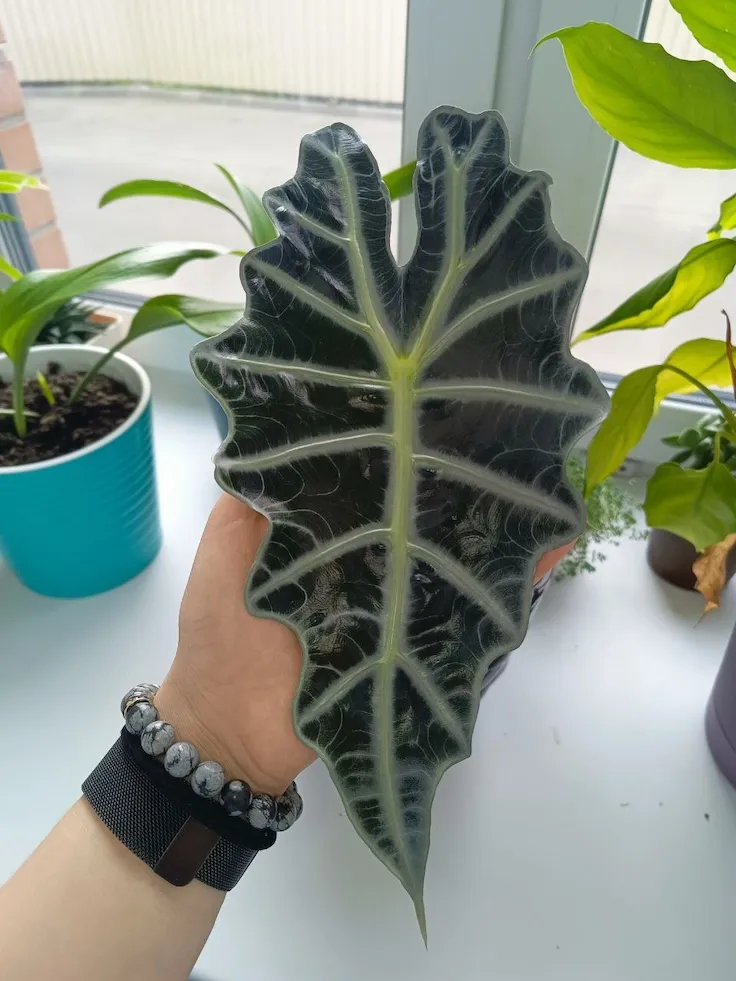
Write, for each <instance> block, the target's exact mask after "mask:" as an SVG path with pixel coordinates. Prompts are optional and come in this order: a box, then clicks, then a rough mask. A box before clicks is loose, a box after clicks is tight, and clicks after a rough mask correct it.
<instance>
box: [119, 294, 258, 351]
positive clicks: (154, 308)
mask: <svg viewBox="0 0 736 981" xmlns="http://www.w3.org/2000/svg"><path fill="white" fill-rule="evenodd" d="M242 316H243V304H242V303H241V304H240V305H239V306H237V307H236V306H234V305H233V304H228V303H216V302H215V301H214V300H202V299H200V298H199V297H197V296H178V295H175V294H170V295H168V296H154V297H153V298H152V299H150V300H146V302H145V303H144V304H143V306H142V307H140V308H139V310H138V311H137V313H136V315H135V316H134V317H133V320H132V321H131V324H130V329H129V331H128V333H127V335H126V341H133V340H135V339H136V338H138V337H142V336H143V335H144V334H150V333H152V332H153V331H156V330H162V329H164V328H166V327H178V326H185V327H190V328H191V329H192V330H194V331H196V332H197V333H198V334H201V335H202V336H203V337H214V336H215V335H216V334H219V333H221V332H222V331H223V330H225V328H226V327H231V326H232V324H233V323H235V321H236V320H238V319H239V318H240V317H242Z"/></svg>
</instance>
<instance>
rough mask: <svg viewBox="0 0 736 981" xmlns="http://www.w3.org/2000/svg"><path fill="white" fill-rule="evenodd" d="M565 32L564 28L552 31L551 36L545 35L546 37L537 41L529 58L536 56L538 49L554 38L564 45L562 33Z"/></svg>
mask: <svg viewBox="0 0 736 981" xmlns="http://www.w3.org/2000/svg"><path fill="white" fill-rule="evenodd" d="M564 30H565V28H562V29H561V30H559V31H552V32H551V33H550V34H545V35H544V37H540V39H539V40H538V41H537V43H536V44H535V45H534V47H533V48H532V50H531V53H530V55H529V57H530V58H531V56H532V55H533V54H534V52H535V51H536V50H537V48H541V46H542V45H543V44H545V43H546V42H547V41H551V40H552V39H553V38H557V40H558V41H559V42H560V43H562V37H561V35H562V33H563V31H564Z"/></svg>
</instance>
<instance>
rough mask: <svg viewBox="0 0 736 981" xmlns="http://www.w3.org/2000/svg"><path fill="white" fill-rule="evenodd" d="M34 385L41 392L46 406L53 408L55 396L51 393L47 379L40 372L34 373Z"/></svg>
mask: <svg viewBox="0 0 736 981" xmlns="http://www.w3.org/2000/svg"><path fill="white" fill-rule="evenodd" d="M36 383H37V385H38V387H39V388H40V389H41V391H42V392H43V397H44V398H45V399H46V401H47V402H48V404H49V405H50V406H52V407H53V406H55V405H56V396H55V395H54V393H53V392H52V391H51V386H50V385H49V383H48V379H47V378H46V375H44V373H43V372H42V371H37V372H36Z"/></svg>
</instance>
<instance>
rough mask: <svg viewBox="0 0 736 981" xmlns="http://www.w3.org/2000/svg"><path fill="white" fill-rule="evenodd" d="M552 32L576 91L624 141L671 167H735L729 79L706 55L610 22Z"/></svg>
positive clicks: (735, 110) (734, 112)
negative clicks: (671, 49) (676, 50)
mask: <svg viewBox="0 0 736 981" xmlns="http://www.w3.org/2000/svg"><path fill="white" fill-rule="evenodd" d="M553 37H555V38H557V39H558V40H559V41H560V43H561V44H562V47H563V49H564V52H565V58H566V60H567V67H568V69H569V70H570V74H571V76H572V80H573V84H574V86H575V91H576V92H577V94H578V98H579V99H580V101H581V102H582V103H583V105H584V106H585V108H586V109H587V110H588V112H589V113H590V114H591V116H592V117H593V119H595V121H596V122H597V123H598V124H599V125H600V126H602V127H603V129H605V130H606V132H608V133H610V135H611V136H612V137H613V138H614V139H616V140H620V141H621V142H622V143H625V144H626V146H628V147H630V149H632V150H634V151H636V153H640V154H641V155H642V156H644V157H651V159H652V160H661V161H662V162H663V163H669V164H675V165H676V166H678V167H708V168H711V169H716V170H718V169H720V170H731V169H732V168H734V167H736V83H734V82H732V81H731V79H730V78H729V77H728V75H726V73H725V72H724V71H722V70H721V69H720V68H717V67H716V66H715V65H712V64H711V63H710V62H708V61H683V60H682V59H680V58H674V57H673V56H672V55H671V54H668V53H667V52H666V51H665V50H664V48H663V47H662V46H661V44H647V43H646V42H644V41H638V40H636V39H635V38H633V37H629V35H628V34H624V33H622V32H621V31H619V30H617V29H616V28H615V27H611V26H610V24H596V23H592V22H591V23H589V24H583V25H582V26H581V27H565V28H563V29H562V30H560V31H555V32H554V33H553V34H550V35H548V36H547V37H546V38H543V39H542V41H540V42H539V43H540V44H542V43H543V42H544V41H547V40H549V39H550V38H553Z"/></svg>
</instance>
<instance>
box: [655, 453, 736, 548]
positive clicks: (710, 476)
mask: <svg viewBox="0 0 736 981" xmlns="http://www.w3.org/2000/svg"><path fill="white" fill-rule="evenodd" d="M644 513H645V514H646V517H647V523H648V525H649V527H650V528H664V529H665V530H666V531H671V532H672V533H673V534H675V535H680V536H681V537H682V538H686V539H687V540H688V541H689V542H691V543H692V544H693V545H694V546H695V548H696V549H697V550H698V551H699V552H704V551H705V550H706V549H707V548H709V547H710V546H711V545H715V544H716V543H717V542H720V541H723V539H724V538H726V536H727V535H731V534H733V533H734V532H736V477H734V475H733V474H732V473H731V471H730V470H729V469H728V467H727V466H726V465H725V463H719V462H716V461H714V462H713V463H711V465H710V466H708V467H706V468H705V469H704V470H686V469H684V468H683V467H681V466H680V465H679V463H663V464H662V465H661V466H660V467H657V469H656V470H655V471H654V473H653V474H652V476H651V477H650V478H649V483H648V484H647V494H646V498H645V500H644Z"/></svg>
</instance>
